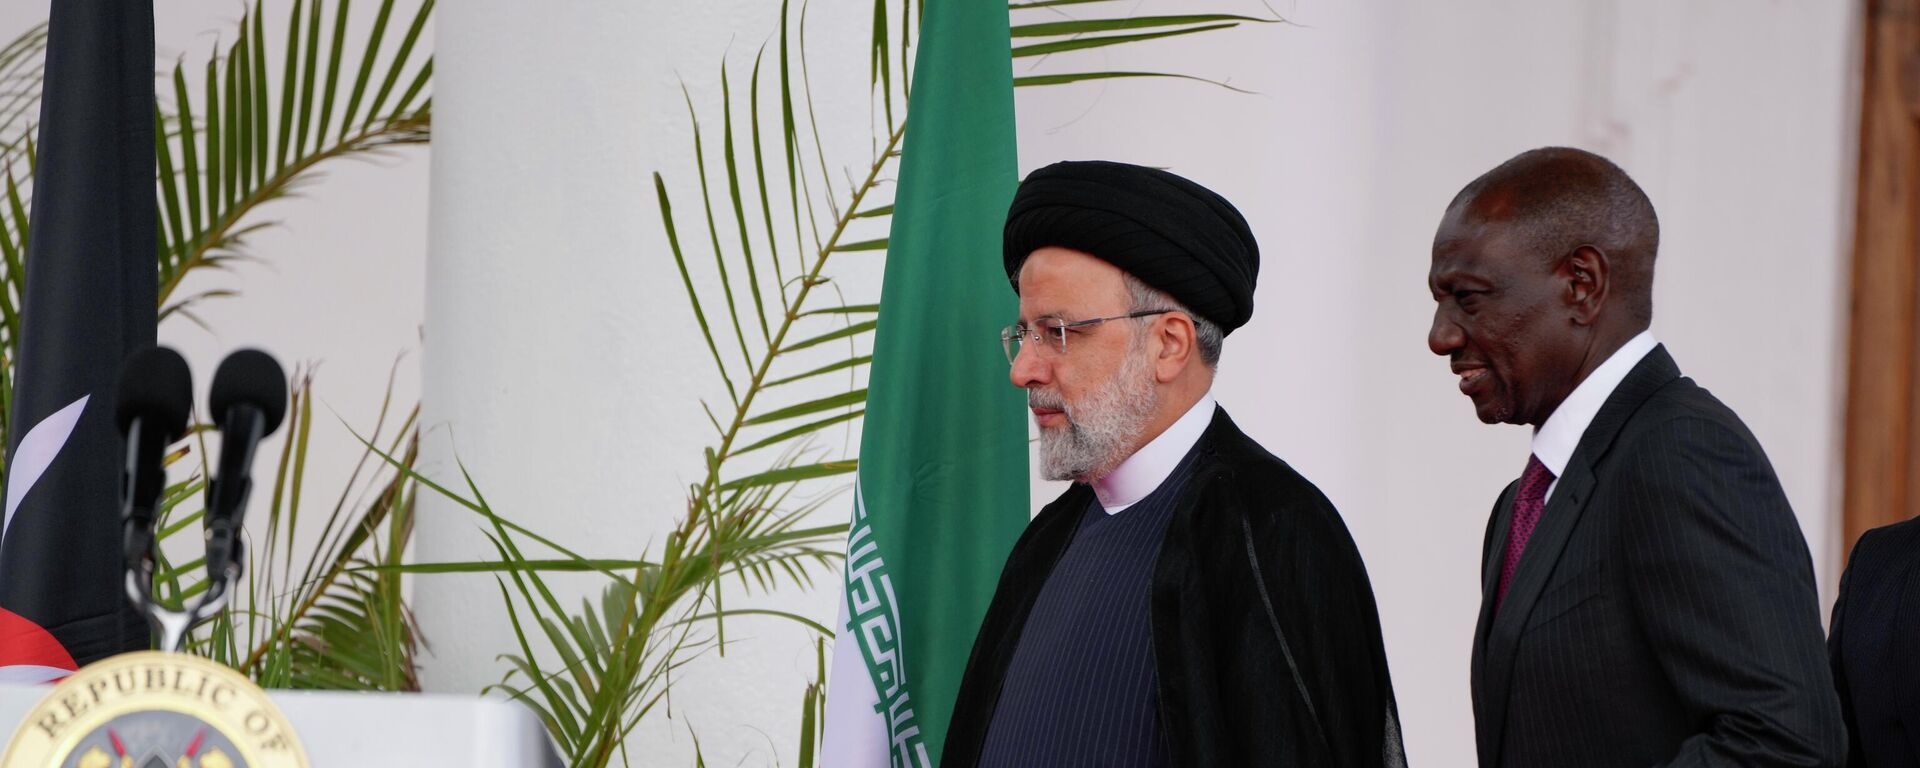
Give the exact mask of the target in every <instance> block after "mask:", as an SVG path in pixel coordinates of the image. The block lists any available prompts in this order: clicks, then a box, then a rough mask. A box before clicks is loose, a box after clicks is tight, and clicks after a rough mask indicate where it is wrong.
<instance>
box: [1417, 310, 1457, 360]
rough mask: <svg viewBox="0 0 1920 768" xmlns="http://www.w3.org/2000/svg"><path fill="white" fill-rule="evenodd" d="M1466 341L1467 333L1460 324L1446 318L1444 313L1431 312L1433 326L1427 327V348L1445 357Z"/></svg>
mask: <svg viewBox="0 0 1920 768" xmlns="http://www.w3.org/2000/svg"><path fill="white" fill-rule="evenodd" d="M1466 343H1467V335H1466V333H1465V332H1464V331H1461V330H1460V326H1459V325H1458V324H1457V323H1454V322H1453V321H1452V320H1450V319H1448V318H1447V316H1446V313H1444V312H1439V311H1435V312H1434V313H1433V327H1431V328H1428V329H1427V349H1429V350H1432V351H1433V353H1434V354H1436V355H1440V356H1442V357H1445V356H1447V355H1451V354H1453V353H1454V351H1455V350H1458V349H1460V348H1461V347H1462V346H1465V345H1466Z"/></svg>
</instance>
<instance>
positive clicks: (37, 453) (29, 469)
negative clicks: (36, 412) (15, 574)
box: [0, 395, 93, 541]
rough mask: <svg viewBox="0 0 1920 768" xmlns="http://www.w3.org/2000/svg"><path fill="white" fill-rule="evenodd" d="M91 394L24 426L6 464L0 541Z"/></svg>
mask: <svg viewBox="0 0 1920 768" xmlns="http://www.w3.org/2000/svg"><path fill="white" fill-rule="evenodd" d="M91 397H93V396H92V395H82V396H81V397H80V399H78V400H75V401H73V402H72V403H70V404H68V405H67V407H65V408H62V409H60V410H58V411H54V412H53V415H52V416H48V417H46V418H44V419H41V420H40V423H38V424H35V425H33V429H30V430H27V436H26V437H22V438H20V449H19V450H18V451H15V456H14V457H13V464H12V466H9V467H7V516H6V518H5V519H4V520H0V541H5V540H6V537H7V528H9V527H11V526H12V525H13V513H14V512H15V511H17V510H19V509H20V501H21V500H22V499H25V498H26V497H27V491H28V490H30V489H32V488H33V484H34V483H37V482H39V481H40V476H41V475H43V474H46V471H47V467H49V466H51V465H52V464H53V459H54V457H56V456H59V455H60V449H61V448H65V447H66V445H67V438H69V437H72V436H73V427H74V425H76V424H79V423H80V412H81V411H84V410H86V408H87V399H88V398H91Z"/></svg>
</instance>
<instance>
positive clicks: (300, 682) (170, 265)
mask: <svg viewBox="0 0 1920 768" xmlns="http://www.w3.org/2000/svg"><path fill="white" fill-rule="evenodd" d="M396 7H397V3H396V1H395V0H384V2H382V4H381V5H380V7H379V9H378V11H377V13H376V16H375V19H374V22H373V27H372V31H371V32H370V33H369V35H368V37H367V38H366V39H365V40H364V42H359V41H350V40H349V39H348V36H347V34H346V29H347V25H348V23H349V21H350V20H351V14H350V12H349V5H348V3H347V2H345V0H343V1H342V2H340V3H338V4H337V5H336V6H335V7H334V8H332V9H331V10H329V9H328V8H327V7H326V5H325V0H311V2H310V3H309V2H308V0H294V3H293V7H292V9H291V12H290V13H289V14H288V16H287V21H286V27H285V29H286V37H285V39H284V41H283V42H282V45H283V47H284V50H283V51H280V52H279V55H278V56H277V57H276V56H275V55H272V54H270V52H269V48H270V43H269V38H268V37H267V35H266V10H265V8H264V7H263V5H262V3H261V2H259V0H256V2H255V3H254V5H253V7H252V9H251V10H250V11H249V12H248V13H246V14H245V15H244V16H243V17H242V18H241V20H240V22H239V24H238V28H237V29H236V30H235V34H234V36H233V37H234V42H233V43H232V44H230V45H228V46H226V47H225V48H224V50H223V51H222V50H216V52H215V54H216V55H214V56H212V57H211V58H210V60H209V61H207V62H206V63H205V65H204V67H196V68H194V69H195V71H191V72H190V70H189V67H188V66H187V65H186V64H185V62H184V61H183V62H179V63H176V64H175V65H174V66H173V68H172V70H171V77H169V78H167V79H166V81H165V83H164V85H163V86H162V87H161V88H159V91H160V92H161V95H157V96H156V99H155V108H154V120H155V123H156V131H155V134H156V136H155V139H156V141H155V147H154V149H155V160H156V168H157V173H156V187H157V192H156V200H157V201H158V204H159V214H160V215H159V217H158V218H159V222H160V231H159V233H158V234H159V237H158V239H157V242H156V269H157V270H158V273H159V278H160V281H159V282H160V290H159V293H158V295H157V296H156V297H155V298H156V308H157V311H158V312H159V313H160V317H161V318H162V320H165V319H167V318H169V317H173V316H179V317H181V318H184V319H187V320H189V321H194V322H197V320H196V319H195V318H194V316H193V313H192V307H193V306H194V305H195V304H196V303H198V302H202V301H205V300H208V299H212V298H216V297H221V296H230V295H233V294H234V292H233V291H232V290H227V289H214V290H205V291H201V292H199V293H194V294H192V295H181V294H182V291H181V285H182V284H183V281H184V280H185V278H186V277H187V275H189V274H190V273H193V272H195V271H197V270H202V269H207V268H212V269H226V268H229V267H231V266H232V264H233V263H234V262H236V261H240V260H244V259H249V258H253V256H252V255H251V254H250V253H249V252H248V250H247V242H246V241H247V238H248V236H249V235H251V234H253V233H255V232H258V231H260V230H262V229H264V228H267V227H271V226H273V225H274V224H275V222H274V221H272V220H267V219H264V218H263V216H262V208H263V206H265V205H266V204H267V203H269V202H272V201H274V200H277V199H280V198H282V197H286V196H288V195H289V194H291V193H295V192H297V191H298V190H299V189H300V188H301V187H302V185H304V184H305V183H307V182H310V181H312V180H313V179H314V178H315V177H316V176H317V175H318V174H319V173H320V172H321V171H322V170H324V169H325V168H326V167H328V166H329V165H331V164H333V163H334V162H336V161H339V160H344V159H351V158H355V157H366V156H370V155H373V154H376V153H380V152H383V151H386V150H388V149H390V148H394V147H399V146H403V145H410V144H422V143H425V142H426V141H427V140H428V138H429V130H430V124H431V111H430V103H431V102H430V99H429V97H428V96H427V89H428V86H429V84H430V82H431V78H432V72H433V62H432V59H431V57H430V56H429V55H427V54H426V53H425V52H424V51H420V50H417V49H418V48H419V46H418V45H417V43H418V42H419V39H420V36H421V34H422V32H423V31H424V30H425V27H426V24H427V22H428V20H429V18H430V17H431V13H432V10H433V0H420V2H419V4H418V5H417V6H414V7H412V9H411V21H410V22H409V23H407V25H406V27H405V29H404V33H401V32H400V31H398V28H397V27H396V25H395V23H394V22H395V21H396V20H397V19H401V18H405V17H404V16H396V15H395V11H396ZM329 28H330V30H331V31H330V32H329V31H328V30H329ZM390 31H392V32H393V33H392V34H389V32H390ZM396 41H397V42H396ZM45 46H46V25H45V24H40V25H37V26H35V27H33V28H32V29H29V30H28V31H27V32H25V33H24V34H22V35H21V36H20V37H18V38H16V39H15V40H14V41H12V42H10V43H8V44H7V45H6V46H4V47H0V191H3V195H0V443H4V441H5V440H6V421H5V420H6V417H7V413H8V411H9V410H10V402H9V401H10V399H11V397H10V396H11V391H12V390H11V370H10V367H11V360H12V359H13V357H14V350H15V344H16V340H17V339H18V334H19V328H20V315H19V312H18V307H19V299H20V296H21V293H22V288H23V285H22V280H23V278H24V274H25V273H24V270H23V267H24V261H25V259H26V254H27V242H28V236H29V232H28V219H27V210H28V206H29V205H30V202H31V197H32V170H33V165H34V161H35V156H34V139H33V137H34V134H35V132H36V129H37V126H36V125H35V123H34V120H36V119H37V118H38V115H39V94H40V88H41V76H42V73H43V69H44V68H43V65H42V62H43V61H44V58H45V57H44V51H45ZM275 58H278V59H279V60H280V61H281V67H280V72H279V75H280V79H279V88H278V96H277V99H276V98H275V96H274V94H273V93H272V91H273V90H274V88H273V83H271V82H270V81H269V79H268V76H267V72H268V69H269V66H270V64H271V63H272V60H273V59H275ZM349 78H350V80H349ZM196 86H197V87H196ZM391 405H392V404H391V402H390V401H389V402H388V403H386V404H383V406H382V409H381V415H380V419H379V421H378V422H377V423H376V424H375V425H374V429H373V430H372V432H371V434H372V435H373V436H374V438H373V439H375V440H382V441H387V442H386V445H387V447H386V449H385V450H384V451H382V452H375V451H371V450H369V451H367V452H365V453H364V454H363V455H362V456H361V460H360V465H359V466H358V467H357V468H356V470H355V472H354V475H353V477H352V478H351V479H350V480H349V481H348V483H347V486H346V487H345V488H343V489H342V491H341V493H340V496H339V498H338V500H337V501H336V502H335V503H334V505H333V507H332V509H331V510H330V511H329V512H328V513H327V514H326V516H325V517H324V518H323V522H322V530H321V533H320V536H319V543H318V544H317V545H316V546H315V547H314V548H313V549H312V550H311V551H309V552H305V553H300V552H297V551H296V545H295V534H296V532H297V531H298V530H300V505H301V501H302V499H303V498H304V496H305V494H304V491H305V490H306V489H305V488H304V487H303V480H304V478H305V470H306V465H307V457H308V446H309V438H310V435H311V434H312V427H313V423H312V422H313V413H312V406H313V391H312V377H311V375H310V374H307V375H302V376H297V377H296V381H295V386H294V387H293V396H292V410H291V413H292V414H293V418H291V419H290V420H289V424H290V426H289V428H288V432H289V434H288V437H287V440H286V443H285V448H284V452H283V454H282V455H281V457H280V460H279V463H278V464H277V466H276V469H275V473H274V482H273V486H272V488H273V492H272V497H271V503H270V507H269V509H268V510H267V535H266V537H265V538H264V539H254V540H253V541H252V547H253V549H254V552H253V555H252V558H251V562H252V563H253V565H252V567H251V572H250V573H249V574H248V576H247V580H248V583H247V584H246V585H245V587H244V588H243V589H240V590H239V594H238V596H237V597H236V599H235V601H234V602H233V603H232V604H231V605H229V607H228V608H227V610H226V611H225V612H224V613H223V614H222V615H221V616H219V617H217V618H216V619H215V620H214V621H213V622H211V623H209V624H208V625H206V626H205V627H203V628H202V629H201V630H200V631H198V632H196V633H195V635H194V636H193V637H192V638H191V640H190V644H189V651H190V652H193V653H198V654H202V655H205V656H209V657H211V658H214V659H216V660H219V661H222V662H224V663H226V664H229V665H231V666H234V667H236V668H238V669H241V670H242V671H245V672H247V673H248V674H250V675H252V676H253V677H254V678H255V679H256V680H258V681H260V682H261V683H262V684H265V685H269V686H276V687H295V688H345V689H359V690H417V689H418V687H419V684H418V680H417V678H416V676H415V672H416V669H417V664H416V662H415V655H416V653H417V651H418V649H419V646H420V639H419V635H418V632H417V631H416V630H415V628H414V626H413V623H412V618H411V616H410V615H409V613H408V612H407V609H406V607H405V605H404V603H403V601H402V600H401V589H400V578H401V574H399V573H398V572H394V571H391V570H384V569H382V566H390V565H394V564H397V563H398V562H399V559H400V556H401V553H402V551H403V550H404V548H405V545H406V541H407V537H408V536H409V535H410V534H411V531H412V507H413V491H414V485H413V484H412V482H411V481H410V480H408V479H407V477H406V476H405V475H404V474H403V473H399V472H394V471H391V470H389V469H387V465H386V464H385V462H384V461H382V460H380V459H377V458H375V457H376V456H383V455H392V456H397V457H399V458H398V460H399V461H400V462H401V463H402V465H403V466H407V467H411V464H412V461H413V456H414V455H415V445H416V443H417V435H416V433H415V429H414V419H415V418H416V416H417V408H416V409H415V411H416V413H414V414H410V415H408V416H406V417H405V418H404V419H403V420H402V422H401V424H400V426H399V427H398V429H397V430H393V435H392V437H391V438H390V439H389V437H388V436H387V435H386V431H388V428H389V427H390V425H389V424H388V415H389V413H388V412H389V410H390V406H391ZM207 429H208V428H207V427H205V426H201V427H197V428H196V429H195V431H194V434H192V435H190V436H189V437H188V438H187V439H186V440H185V441H183V444H182V445H180V446H178V447H176V449H175V450H174V451H173V452H172V453H171V454H169V458H170V463H172V464H174V465H176V466H178V465H182V464H184V465H188V469H189V471H188V478H187V479H186V480H184V481H182V482H180V483H178V484H175V485H173V486H172V487H170V488H168V489H167V490H166V493H165V496H164V497H163V513H162V518H161V523H160V533H161V537H162V541H163V544H164V542H166V541H168V540H172V539H176V538H180V539H184V538H189V537H183V536H181V534H183V533H187V532H189V531H190V530H191V529H192V528H193V527H194V526H195V525H197V524H198V523H199V521H200V520H201V519H202V517H203V516H204V514H205V499H204V494H205V492H206V478H207V476H208V473H207V466H206V462H205V457H206V445H205V439H204V437H205V432H206V431H207ZM196 458H197V459H198V461H197V463H196V461H195V459H196ZM158 554H159V556H160V562H159V563H158V564H157V566H158V567H157V569H156V579H155V590H154V592H155V595H156V596H157V597H158V598H159V599H160V600H161V601H162V602H165V603H170V604H173V605H175V606H177V605H178V604H179V603H180V602H181V601H184V600H186V599H189V598H192V597H193V596H195V595H198V594H199V593H201V592H203V591H205V590H206V589H207V586H208V585H207V583H206V581H205V580H204V578H201V577H200V576H199V572H200V570H201V569H202V568H203V566H204V564H205V563H204V560H201V559H196V560H192V561H190V562H182V563H172V562H168V561H167V559H166V554H167V553H166V548H165V547H162V548H161V551H160V552H159V553H158Z"/></svg>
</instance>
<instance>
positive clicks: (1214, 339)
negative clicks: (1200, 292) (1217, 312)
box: [1120, 272, 1227, 370]
mask: <svg viewBox="0 0 1920 768" xmlns="http://www.w3.org/2000/svg"><path fill="white" fill-rule="evenodd" d="M1120 276H1121V277H1122V278H1124V279H1125V280H1126V283H1127V297H1128V300H1129V301H1130V302H1131V303H1132V309H1131V310H1130V311H1133V312H1144V311H1146V310H1150V309H1171V310H1175V311H1178V312H1180V313H1181V314H1184V315H1186V316H1187V317H1189V318H1192V319H1193V335H1194V344H1195V345H1196V346H1198V347H1199V348H1200V362H1202V363H1205V364H1206V366H1207V369H1208V370H1218V369H1219V368H1220V347H1221V345H1222V344H1223V343H1224V342H1225V340H1226V337H1227V335H1226V333H1224V332H1222V331H1221V330H1220V326H1219V324H1217V323H1215V322H1213V321H1212V320H1208V319H1206V318H1204V317H1201V316H1199V315H1197V314H1194V311H1193V310H1191V309H1188V308H1187V305H1185V304H1182V303H1180V301H1179V300H1178V299H1175V298H1173V296H1172V295H1170V294H1168V293H1167V292H1166V291H1163V290H1160V289H1158V288H1155V287H1153V286H1151V285H1147V284H1146V283H1145V282H1144V281H1142V280H1141V279H1140V278H1137V277H1134V276H1133V275H1132V274H1131V273H1127V272H1122V273H1120Z"/></svg>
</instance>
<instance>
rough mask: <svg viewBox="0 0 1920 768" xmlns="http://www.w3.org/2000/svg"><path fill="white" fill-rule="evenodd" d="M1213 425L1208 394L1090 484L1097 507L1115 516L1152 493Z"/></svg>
mask: <svg viewBox="0 0 1920 768" xmlns="http://www.w3.org/2000/svg"><path fill="white" fill-rule="evenodd" d="M1212 423H1213V393H1212V392H1208V393H1207V394H1204V395H1201V396H1200V402H1197V403H1194V404H1193V407H1192V408H1188V409H1187V412H1186V413H1184V414H1181V416H1180V418H1179V419H1178V420H1176V421H1174V422H1173V425H1172V426H1169V427H1167V430H1166V431H1165V432H1161V433H1160V436H1159V437H1155V438H1154V439H1153V440H1151V441H1149V442H1148V443H1147V444H1146V445H1143V446H1141V447H1140V450H1137V451H1134V452H1133V455H1132V456H1128V457H1127V459H1126V461H1122V462H1120V466H1118V467H1115V468H1114V469H1113V471H1112V472H1108V473H1107V476H1106V477H1102V478H1100V479H1098V480H1095V481H1093V494H1094V495H1095V496H1097V497H1099V499H1100V507H1101V508H1102V509H1105V510H1106V511H1107V514H1109V515H1112V514H1118V513H1119V512H1120V510H1123V509H1126V508H1127V507H1130V506H1133V504H1134V502H1137V501H1139V500H1141V499H1144V498H1146V497H1147V494H1149V493H1153V490H1154V489H1155V488H1159V487H1160V484H1161V483H1164V482H1166V481H1167V476H1168V475H1171V474H1173V470H1174V468H1175V467H1178V466H1180V460H1181V459H1183V458H1186V455H1187V451H1189V450H1191V449H1192V448H1193V444H1194V443H1198V442H1200V435H1202V434H1204V433H1205V432H1206V431H1207V425H1209V424H1212Z"/></svg>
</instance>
